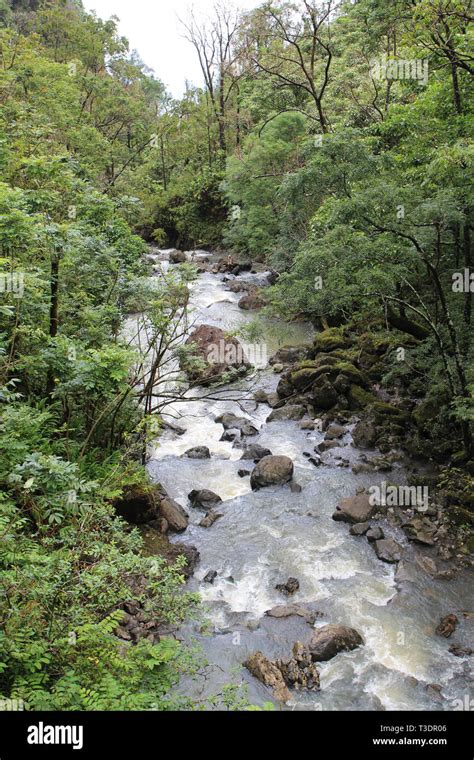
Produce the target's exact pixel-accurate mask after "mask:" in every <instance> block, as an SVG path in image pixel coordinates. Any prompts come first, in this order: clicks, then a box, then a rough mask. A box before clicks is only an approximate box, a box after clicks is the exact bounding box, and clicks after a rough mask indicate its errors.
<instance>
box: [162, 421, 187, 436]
mask: <svg viewBox="0 0 474 760" xmlns="http://www.w3.org/2000/svg"><path fill="white" fill-rule="evenodd" d="M162 425H163V427H164V428H166V429H167V430H171V431H172V432H173V433H176V435H184V434H185V432H186V428H184V427H182V426H181V425H177V424H176V422H166V421H163V422H162Z"/></svg>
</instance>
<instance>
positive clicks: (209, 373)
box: [180, 325, 250, 385]
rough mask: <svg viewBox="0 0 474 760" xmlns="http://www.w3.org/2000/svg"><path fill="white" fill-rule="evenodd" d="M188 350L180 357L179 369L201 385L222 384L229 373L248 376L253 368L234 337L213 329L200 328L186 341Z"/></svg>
mask: <svg viewBox="0 0 474 760" xmlns="http://www.w3.org/2000/svg"><path fill="white" fill-rule="evenodd" d="M185 345H186V346H189V350H188V351H187V352H186V353H184V354H182V356H181V357H180V367H181V369H182V370H184V371H185V372H186V374H187V375H188V377H189V379H190V380H191V381H192V382H194V383H199V384H200V385H209V384H211V383H215V382H218V381H221V380H223V377H224V376H225V375H227V374H228V373H229V372H231V371H232V370H233V371H236V370H237V371H240V372H245V371H246V370H247V369H248V368H249V367H250V364H249V362H248V360H247V357H246V356H245V353H244V350H243V348H242V346H241V344H240V343H239V341H238V340H237V338H234V337H233V336H229V335H226V333H225V332H224V331H223V330H221V329H220V328H219V327H214V326H213V325H199V326H198V327H196V328H195V329H194V330H193V331H192V333H191V335H190V336H189V338H188V339H187V340H186V344H185Z"/></svg>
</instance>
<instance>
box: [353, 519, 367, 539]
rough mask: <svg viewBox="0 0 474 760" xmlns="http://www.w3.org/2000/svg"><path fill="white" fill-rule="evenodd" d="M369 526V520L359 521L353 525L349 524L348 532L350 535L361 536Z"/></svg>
mask: <svg viewBox="0 0 474 760" xmlns="http://www.w3.org/2000/svg"><path fill="white" fill-rule="evenodd" d="M369 528H370V523H369V522H360V523H355V525H351V527H350V529H349V533H350V534H351V536H363V535H365V533H367V531H368V530H369Z"/></svg>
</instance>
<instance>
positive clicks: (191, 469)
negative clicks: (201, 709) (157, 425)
mask: <svg viewBox="0 0 474 760" xmlns="http://www.w3.org/2000/svg"><path fill="white" fill-rule="evenodd" d="M202 255H203V254H202ZM206 255H208V256H209V254H206ZM157 258H158V259H159V261H160V265H161V266H162V267H163V268H164V269H166V268H167V267H168V266H173V265H170V264H169V263H168V261H167V253H166V252H162V253H160V255H159V256H158V257H157ZM248 276H249V275H248V274H247V273H246V274H244V275H241V277H242V278H248ZM252 276H253V277H254V278H256V280H258V279H259V277H261V275H252ZM228 277H230V279H233V277H232V276H228ZM241 296H242V293H233V292H230V291H229V290H228V289H227V288H226V283H225V282H224V281H223V275H221V274H211V273H209V272H205V273H202V274H200V276H199V277H198V279H197V280H196V281H194V282H193V283H191V285H190V304H191V307H192V310H193V319H194V320H195V322H196V323H197V324H200V323H206V324H210V325H215V326H218V327H221V328H223V329H224V330H229V329H232V330H235V328H236V326H238V325H240V324H244V323H246V322H251V321H252V320H253V319H254V318H255V313H254V312H246V311H243V310H241V309H239V308H238V305H237V304H238V301H239V298H240V297H241ZM259 320H261V322H262V324H263V329H264V341H265V345H266V348H267V355H268V358H270V357H271V356H272V354H273V353H274V352H275V351H276V350H277V349H278V348H279V347H280V346H282V345H300V344H302V343H307V344H310V343H311V340H312V335H313V332H314V329H313V328H312V327H311V326H310V325H309V324H305V323H302V322H298V323H292V324H286V323H284V322H279V321H278V320H269V319H265V318H264V317H259ZM278 380H279V375H278V374H276V373H275V372H274V371H273V369H272V367H270V366H265V367H263V368H261V369H258V370H256V371H254V372H251V373H250V376H248V377H247V378H245V379H244V380H239V381H238V382H237V383H235V384H234V385H233V386H232V388H230V389H229V390H230V391H231V392H232V391H234V394H235V391H237V392H238V393H239V394H240V393H243V394H244V395H245V393H247V394H248V396H249V397H250V398H251V397H252V395H253V392H254V391H255V390H256V389H264V390H265V391H267V392H271V391H274V390H275V389H276V386H277V383H278ZM223 412H235V414H237V415H239V416H242V415H245V416H247V417H248V418H249V419H250V420H251V421H252V422H253V424H254V425H255V426H256V427H258V428H259V434H258V435H257V436H255V437H252V438H251V439H248V442H249V443H259V444H261V445H263V446H265V447H267V448H269V449H270V450H271V451H272V453H273V454H284V455H286V456H289V457H291V459H292V460H293V462H294V466H295V475H294V479H295V480H296V482H297V483H298V484H299V485H301V487H302V491H301V493H293V492H292V491H291V490H290V488H289V487H288V486H278V487H274V488H264V489H262V490H260V491H257V492H252V491H251V488H250V479H249V477H240V476H239V475H238V470H239V469H240V468H242V467H244V468H246V469H249V467H250V466H253V465H252V463H251V461H243V462H240V461H239V460H240V457H241V455H242V449H241V448H237V447H235V446H234V445H233V443H232V442H227V441H221V440H220V438H221V436H222V433H223V427H222V425H221V424H216V423H215V421H214V419H215V417H216V416H218V415H219V414H222V413H223ZM270 412H271V408H270V407H269V406H268V405H267V404H265V403H260V404H258V405H257V404H256V402H255V401H253V400H247V401H243V402H241V403H240V405H239V404H238V403H237V402H236V401H233V400H227V401H224V402H223V401H219V402H217V401H212V400H209V399H201V400H193V399H190V400H189V401H186V402H185V403H180V404H179V405H176V406H175V407H173V406H172V407H170V408H169V409H168V415H165V418H167V419H169V421H170V422H173V423H178V424H179V425H180V426H182V427H184V428H185V429H186V432H185V433H184V434H182V435H178V434H177V433H176V432H173V431H172V430H170V429H167V430H165V431H163V433H162V435H161V436H160V438H159V440H158V441H156V444H155V445H154V447H153V450H152V452H151V455H150V459H149V463H148V471H149V475H150V477H151V478H152V480H153V481H154V482H159V483H161V484H162V485H163V487H164V488H165V489H166V491H167V493H168V494H169V495H170V496H171V497H172V498H174V499H176V500H177V501H178V502H179V503H180V504H181V505H182V506H183V507H184V508H185V509H186V511H187V512H188V514H189V516H190V524H189V527H188V529H187V530H186V531H185V532H184V533H182V534H180V535H175V536H174V537H173V538H172V540H173V541H175V540H176V541H180V542H183V543H187V544H191V545H194V546H196V548H197V549H198V550H199V552H200V556H201V560H200V563H199V565H198V566H197V568H196V570H195V574H194V576H193V577H192V578H191V579H190V581H189V582H188V584H187V588H188V589H189V590H190V591H198V592H199V593H200V596H201V598H202V601H203V604H204V607H205V609H206V617H207V619H208V621H209V626H208V628H207V630H202V629H201V625H202V623H199V622H194V623H193V622H192V623H189V624H187V625H186V626H185V627H184V628H183V630H182V631H181V632H180V637H182V638H184V639H186V640H190V641H192V642H193V643H196V644H198V645H199V647H200V648H201V650H202V652H203V654H204V657H205V659H206V661H207V664H206V665H205V666H204V667H203V668H202V669H201V670H200V672H199V674H198V675H196V676H195V677H193V678H191V677H184V678H183V679H182V680H181V682H180V685H179V692H180V693H181V694H186V696H188V697H191V698H192V699H196V700H203V699H205V698H206V697H208V696H209V695H213V694H216V693H219V692H220V691H221V690H222V688H223V687H224V686H225V685H226V684H228V683H230V682H233V683H237V684H244V685H246V689H247V696H248V699H249V701H250V702H251V703H252V704H256V705H260V706H261V705H263V704H264V703H265V702H271V701H274V700H273V698H272V695H271V693H270V691H269V690H268V689H266V688H265V687H264V686H263V685H262V684H260V683H259V682H258V681H257V680H256V679H255V678H253V677H252V676H251V675H250V674H249V673H248V672H247V670H246V669H245V668H242V663H243V661H244V660H245V659H246V658H247V657H248V656H249V655H250V654H251V653H253V652H254V651H255V650H260V651H262V652H263V653H264V654H265V655H266V656H267V657H269V658H271V659H275V658H276V657H282V656H285V655H288V654H290V652H291V648H292V645H293V643H294V642H295V641H296V640H300V641H303V642H304V641H306V640H307V639H308V638H309V636H310V634H311V626H310V624H309V623H308V622H306V621H305V619H303V618H300V617H297V616H291V617H286V618H272V617H269V616H266V615H265V611H266V610H269V609H270V608H272V607H274V606H276V605H281V604H288V603H291V604H301V605H304V606H305V607H307V608H309V609H310V610H312V611H313V612H315V613H317V617H316V622H315V623H314V626H316V627H317V626H321V625H326V624H328V623H338V624H339V623H340V624H344V625H348V626H351V627H353V628H355V629H356V630H357V631H359V633H360V634H361V635H362V637H363V639H364V642H365V645H364V646H361V647H359V648H358V649H355V650H354V651H352V652H345V653H340V654H338V655H337V656H336V657H334V658H333V659H332V660H329V661H327V662H323V663H318V669H319V670H320V676H321V690H320V691H314V692H313V691H306V690H300V691H293V692H292V699H291V701H290V702H289V703H287V704H286V705H285V706H283V707H282V706H281V705H279V707H280V708H281V709H288V710H407V709H410V710H411V709H413V710H452V709H461V708H460V707H459V706H458V707H456V705H459V704H460V703H458V702H455V700H462V702H463V703H464V704H465V702H466V699H467V701H469V698H470V697H471V690H472V686H471V689H470V684H471V680H472V674H471V673H470V667H469V659H470V658H469V657H458V656H455V655H453V654H450V653H449V651H448V649H449V646H450V644H452V643H454V642H461V643H462V644H463V646H471V647H474V643H473V631H472V615H471V616H465V615H463V612H465V611H469V610H472V609H474V607H473V603H474V598H473V593H472V588H471V586H470V583H469V576H468V574H467V572H465V571H461V572H459V573H458V574H457V575H456V577H455V578H454V579H453V580H449V581H448V580H435V579H433V578H432V577H431V575H429V574H428V572H426V571H425V570H424V569H423V567H422V565H421V564H420V562H419V561H417V560H418V559H419V555H420V549H419V548H418V549H417V548H416V546H414V545H413V544H411V543H409V542H408V540H407V538H406V536H405V534H404V533H403V531H401V530H400V529H399V528H397V527H393V525H392V524H389V523H388V522H387V521H379V523H378V524H380V525H381V527H382V528H383V530H384V532H385V535H386V536H387V537H388V536H393V537H394V538H395V539H396V540H397V541H398V542H399V543H400V544H402V546H403V547H404V558H403V561H402V562H401V563H399V565H398V569H397V565H391V564H386V563H384V562H381V561H380V560H379V559H378V558H377V556H376V554H375V552H374V550H373V548H372V547H371V545H370V544H369V543H368V541H367V540H366V539H365V538H364V537H359V538H357V537H354V536H352V535H350V534H349V526H348V525H347V524H344V523H341V522H335V521H334V520H333V519H332V514H333V512H334V510H335V508H336V505H337V504H338V502H339V501H340V500H341V499H342V498H343V497H347V496H354V495H355V493H356V490H357V489H358V488H360V487H369V486H370V485H375V484H380V481H381V479H383V477H384V476H383V475H381V474H380V473H377V472H370V473H361V474H357V475H356V474H354V473H353V472H352V470H351V467H350V465H351V464H352V463H355V462H356V461H358V460H359V459H360V457H361V455H363V454H365V455H366V456H370V455H375V454H376V453H377V452H375V451H374V452H366V451H365V452H362V451H358V450H357V449H356V448H355V447H354V446H353V445H352V443H351V436H350V426H349V429H348V432H347V433H346V435H345V436H344V438H343V439H342V440H341V441H340V446H338V447H336V448H333V449H331V450H330V451H327V452H325V454H324V455H323V462H324V464H322V465H321V466H319V467H315V466H314V465H313V464H311V463H310V462H309V461H308V459H307V457H305V456H304V453H303V452H313V450H314V447H315V446H316V445H317V444H318V443H319V442H320V441H322V439H323V437H324V435H323V433H320V432H318V431H317V430H316V431H307V430H302V429H300V427H299V423H298V422H296V421H291V420H285V421H275V422H270V423H266V422H265V420H266V418H267V417H268V415H269V414H270ZM198 445H205V446H208V447H209V449H210V450H211V458H210V459H200V460H193V459H188V458H187V457H183V456H182V455H183V454H184V452H185V451H186V450H187V449H189V448H191V447H193V446H198ZM389 479H390V482H400V483H403V482H404V479H405V473H404V471H403V469H402V468H401V466H399V465H397V464H395V465H394V469H393V471H392V472H391V473H390V475H389ZM200 488H208V489H211V490H212V491H214V492H216V493H217V494H219V495H220V496H221V497H222V499H223V504H220V505H219V509H218V511H219V512H220V513H222V514H223V517H222V518H220V519H219V520H218V521H216V522H215V523H214V524H213V525H212V526H211V527H210V528H202V527H200V526H199V524H198V523H199V521H200V520H201V519H202V517H203V512H201V511H199V510H197V509H193V508H191V507H190V505H189V502H188V498H187V494H188V493H189V492H190V491H191V490H192V489H200ZM433 551H434V550H433ZM434 556H435V555H434ZM209 570H215V571H217V577H216V579H215V580H214V582H213V583H212V584H211V583H205V582H203V578H204V577H205V575H206V573H207V572H208V571H209ZM289 576H293V577H296V578H297V579H298V580H299V583H300V588H299V590H298V591H297V592H296V593H295V594H294V595H293V596H291V597H290V598H286V597H285V596H283V595H282V594H281V592H279V591H277V590H276V589H275V586H276V584H278V583H284V582H285V581H286V579H287V578H288V577H289ZM451 612H454V613H455V614H456V615H457V617H458V618H459V625H458V628H457V630H456V632H455V634H454V636H453V637H452V639H449V640H447V639H445V638H442V637H440V636H437V635H435V632H434V631H435V627H436V625H437V624H438V622H439V620H440V618H441V617H443V616H444V615H446V614H448V613H451ZM471 709H472V708H471Z"/></svg>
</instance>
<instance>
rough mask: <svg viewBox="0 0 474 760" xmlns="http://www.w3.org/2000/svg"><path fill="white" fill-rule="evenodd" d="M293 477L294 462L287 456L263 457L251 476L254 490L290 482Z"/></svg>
mask: <svg viewBox="0 0 474 760" xmlns="http://www.w3.org/2000/svg"><path fill="white" fill-rule="evenodd" d="M292 477H293V462H292V461H291V459H290V458H289V457H285V456H273V455H272V456H267V457H263V459H261V460H260V461H259V462H258V464H257V465H256V467H255V469H254V470H253V472H252V475H251V476H250V485H251V487H252V490H253V491H257V490H258V489H259V488H265V487H266V486H276V485H282V484H283V483H288V482H289V481H290V480H291V479H292Z"/></svg>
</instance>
